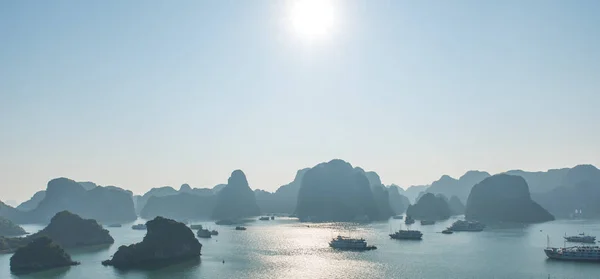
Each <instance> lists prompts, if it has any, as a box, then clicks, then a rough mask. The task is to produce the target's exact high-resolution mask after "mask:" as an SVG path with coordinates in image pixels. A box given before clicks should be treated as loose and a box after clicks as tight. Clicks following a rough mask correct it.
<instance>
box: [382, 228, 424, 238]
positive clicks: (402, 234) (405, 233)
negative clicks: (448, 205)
mask: <svg viewBox="0 0 600 279" xmlns="http://www.w3.org/2000/svg"><path fill="white" fill-rule="evenodd" d="M390 237H391V238H392V239H408V240H421V239H422V237H423V233H421V232H420V231H414V230H399V231H397V232H395V233H393V234H390Z"/></svg>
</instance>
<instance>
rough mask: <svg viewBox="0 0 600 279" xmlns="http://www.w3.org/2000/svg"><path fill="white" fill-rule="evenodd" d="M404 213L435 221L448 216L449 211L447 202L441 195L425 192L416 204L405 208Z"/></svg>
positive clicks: (419, 218) (416, 217) (418, 218)
mask: <svg viewBox="0 0 600 279" xmlns="http://www.w3.org/2000/svg"><path fill="white" fill-rule="evenodd" d="M406 215H407V216H410V217H412V218H413V219H417V220H433V221H436V220H445V219H448V218H450V215H451V212H450V207H449V206H448V202H447V201H446V199H445V198H444V197H443V196H442V195H438V196H436V195H434V194H432V193H426V194H424V195H423V196H422V197H421V198H420V199H419V200H418V201H417V203H416V204H413V205H410V206H409V207H408V209H406Z"/></svg>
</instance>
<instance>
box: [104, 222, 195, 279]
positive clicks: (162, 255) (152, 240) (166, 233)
mask: <svg viewBox="0 0 600 279" xmlns="http://www.w3.org/2000/svg"><path fill="white" fill-rule="evenodd" d="M146 227H147V231H148V232H147V233H146V236H145V237H144V240H142V242H140V243H136V244H132V245H129V246H125V245H123V246H121V247H119V250H117V252H116V253H115V254H114V255H113V256H112V258H111V259H110V260H106V261H103V262H102V264H104V265H111V266H114V267H116V268H122V269H127V268H144V267H151V266H156V265H165V264H169V263H173V262H176V261H181V260H187V259H192V258H197V257H199V256H200V251H201V249H202V244H200V242H198V239H196V236H195V235H194V233H193V232H192V230H191V229H190V228H189V227H188V226H186V225H185V224H183V223H180V222H177V221H174V220H170V219H166V218H162V217H156V218H154V219H153V220H151V221H148V222H147V223H146Z"/></svg>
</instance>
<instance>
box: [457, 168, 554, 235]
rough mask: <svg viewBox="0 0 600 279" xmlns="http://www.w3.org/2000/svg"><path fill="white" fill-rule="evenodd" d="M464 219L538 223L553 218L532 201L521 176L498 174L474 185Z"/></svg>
mask: <svg viewBox="0 0 600 279" xmlns="http://www.w3.org/2000/svg"><path fill="white" fill-rule="evenodd" d="M465 217H466V218H467V219H472V220H478V221H491V222H514V223H538V222H545V221H550V220H554V216H552V214H550V213H549V212H548V211H546V209H544V208H542V207H541V206H540V205H539V204H537V203H536V202H534V201H533V200H531V196H530V193H529V187H528V185H527V182H525V179H523V178H522V177H520V176H513V175H508V174H498V175H494V176H491V177H488V178H486V179H484V180H483V181H481V182H480V183H478V184H477V185H475V186H474V187H473V189H472V190H471V194H469V198H468V200H467V206H466V210H465Z"/></svg>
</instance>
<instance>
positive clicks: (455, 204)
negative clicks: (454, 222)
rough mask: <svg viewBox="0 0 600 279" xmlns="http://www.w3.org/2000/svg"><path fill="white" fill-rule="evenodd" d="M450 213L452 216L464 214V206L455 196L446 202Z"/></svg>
mask: <svg viewBox="0 0 600 279" xmlns="http://www.w3.org/2000/svg"><path fill="white" fill-rule="evenodd" d="M448 206H449V207H450V212H451V214H452V215H463V214H465V205H464V204H463V203H462V202H461V201H460V199H459V198H458V197H457V196H452V197H451V198H450V200H449V201H448Z"/></svg>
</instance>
